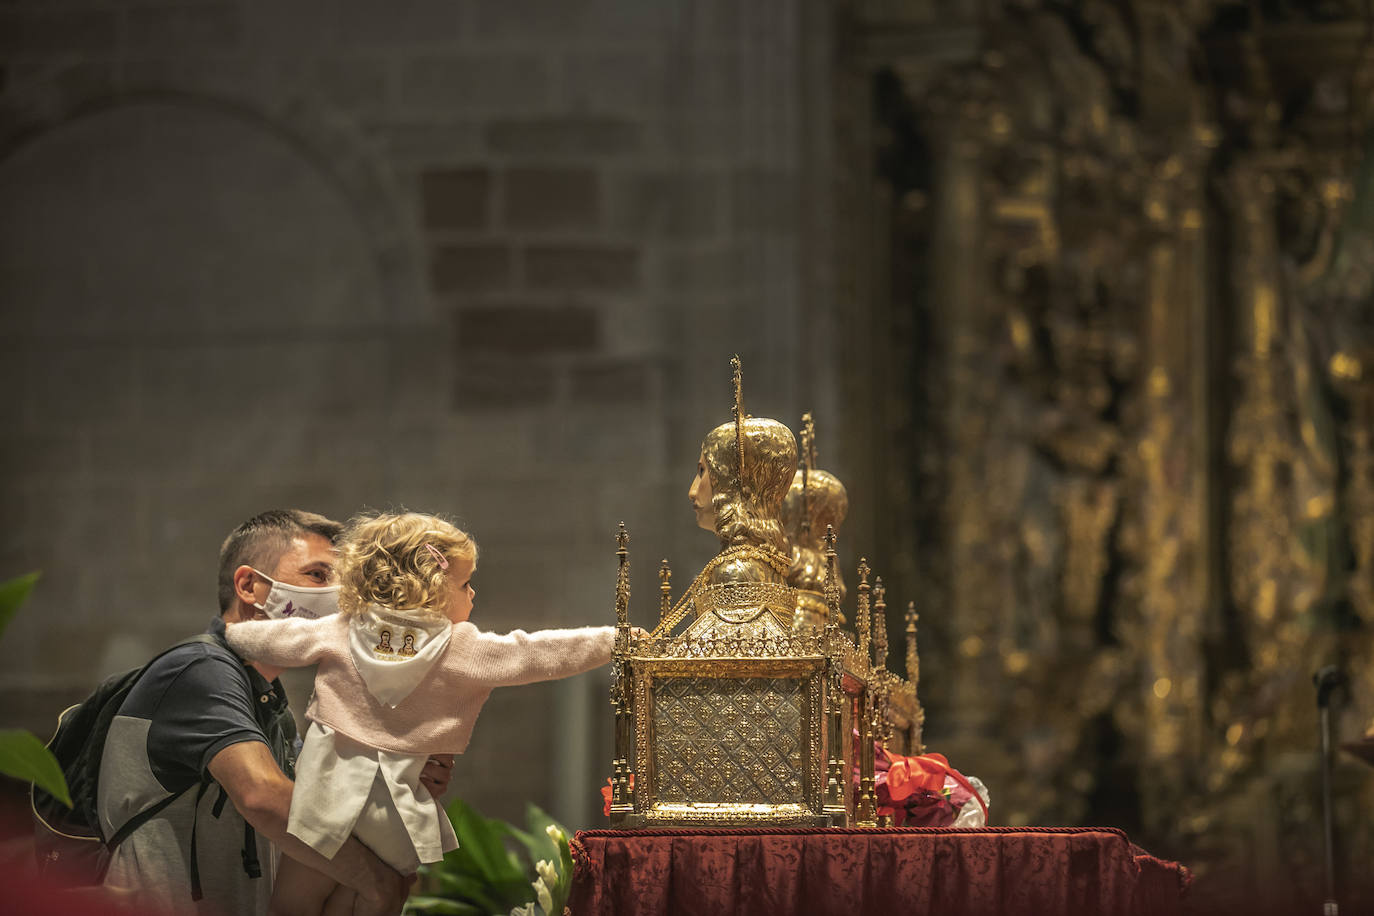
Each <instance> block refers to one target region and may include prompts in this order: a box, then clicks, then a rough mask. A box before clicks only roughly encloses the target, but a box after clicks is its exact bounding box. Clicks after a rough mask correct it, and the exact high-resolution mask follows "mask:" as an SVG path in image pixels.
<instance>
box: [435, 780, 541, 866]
mask: <svg viewBox="0 0 1374 916" xmlns="http://www.w3.org/2000/svg"><path fill="white" fill-rule="evenodd" d="M448 813H449V817H450V818H451V819H452V821H453V830H454V832H455V833H456V834H458V845H459V848H460V849H462V848H463V847H466V848H467V852H468V854H469V855H470V856H471V857H472V859H473V861H475V862H476V864H477V868H478V872H479V875H480V876H481V877H482V878H483V879H485V880H486V881H487V882H488V883H491V884H495V883H497V882H503V881H510V880H516V879H518V880H521V881H529V880H532V879H530V878H528V877H527V876H526V872H525V870H524V869H523V868H522V867H521V866H520V861H519V859H517V858H516V857H515V856H514V855H512V854H511V852H510V851H509V850H508V849H506V845H505V843H504V842H503V838H504V837H505V835H506V831H507V829H508V828H507V825H506V824H505V823H504V822H502V821H497V820H491V821H489V820H487V819H486V818H484V817H482V815H480V814H478V813H477V812H476V811H474V810H473V809H472V808H471V807H469V806H468V805H467V804H466V803H465V802H463V800H462V799H455V800H454V801H453V803H452V804H450V805H449V808H448Z"/></svg>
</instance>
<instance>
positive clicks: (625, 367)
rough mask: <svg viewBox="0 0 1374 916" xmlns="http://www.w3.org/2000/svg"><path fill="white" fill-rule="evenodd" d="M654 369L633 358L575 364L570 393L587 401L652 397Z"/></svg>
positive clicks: (570, 373)
mask: <svg viewBox="0 0 1374 916" xmlns="http://www.w3.org/2000/svg"><path fill="white" fill-rule="evenodd" d="M651 380H652V370H651V368H650V367H649V365H648V364H647V363H644V362H635V361H629V360H616V361H612V362H600V363H593V364H591V365H585V366H574V367H573V368H572V369H571V370H570V372H569V379H568V382H569V394H570V395H571V397H572V399H573V400H574V401H582V402H585V403H593V404H597V403H635V402H640V401H643V400H644V399H645V398H647V397H648V394H649V384H650V381H651Z"/></svg>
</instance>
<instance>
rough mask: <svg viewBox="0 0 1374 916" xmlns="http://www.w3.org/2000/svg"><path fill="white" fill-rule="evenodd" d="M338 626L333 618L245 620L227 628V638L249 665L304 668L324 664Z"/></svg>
mask: <svg viewBox="0 0 1374 916" xmlns="http://www.w3.org/2000/svg"><path fill="white" fill-rule="evenodd" d="M338 625H339V622H338V621H337V620H335V619H334V618H333V617H322V618H320V619H318V620H309V619H306V618H287V619H285V620H245V621H243V622H242V623H231V624H229V625H228V626H227V627H225V638H226V639H228V640H229V645H230V646H232V647H233V649H234V651H235V652H237V653H238V654H239V655H242V656H243V657H244V659H245V660H247V661H250V662H261V663H262V664H265V665H271V666H272V667H274V668H300V667H303V666H305V665H313V664H314V663H315V662H317V661H319V660H320V658H321V656H323V655H324V651H325V646H326V645H327V639H326V634H327V633H328V630H329V628H330V627H337V626H338Z"/></svg>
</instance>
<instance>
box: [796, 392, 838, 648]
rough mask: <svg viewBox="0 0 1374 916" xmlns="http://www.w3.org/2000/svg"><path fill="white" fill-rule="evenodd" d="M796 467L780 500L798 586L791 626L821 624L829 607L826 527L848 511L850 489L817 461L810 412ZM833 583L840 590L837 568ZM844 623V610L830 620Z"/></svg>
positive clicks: (804, 422)
mask: <svg viewBox="0 0 1374 916" xmlns="http://www.w3.org/2000/svg"><path fill="white" fill-rule="evenodd" d="M801 436H802V459H801V467H799V468H798V469H797V472H796V474H795V475H794V476H793V478H792V486H791V488H790V489H789V490H788V491H787V495H786V496H785V497H784V498H783V503H782V522H783V530H784V532H785V533H786V536H787V541H788V544H789V545H790V550H791V561H792V562H791V565H790V567H789V568H788V570H787V583H788V584H789V585H791V586H792V587H793V588H795V589H796V590H797V607H796V614H795V616H794V619H793V626H794V627H795V628H796V629H814V628H819V627H824V626H825V624H826V622H827V620H828V618H829V612H828V608H827V606H826V601H825V577H826V571H825V545H824V540H825V532H826V530H827V529H834V531H835V533H836V534H839V531H840V525H841V524H843V522H844V518H845V516H846V515H847V514H848V513H849V494H848V493H847V492H846V491H845V488H844V484H842V483H840V480H839V478H837V477H836V476H835V475H834V474H831V473H830V472H829V471H823V470H821V469H820V468H818V467H816V430H815V425H814V424H813V422H812V420H811V414H809V413H807V414H803V415H802V433H801ZM836 580H837V581H836V583H835V584H836V587H837V588H838V589H839V596H840V598H841V599H843V598H844V596H845V586H844V580H843V579H842V578H840V576H839V572H838V570H836ZM835 622H836V623H838V624H843V623H844V622H845V621H844V615H843V614H841V615H840V619H839V620H836V621H835Z"/></svg>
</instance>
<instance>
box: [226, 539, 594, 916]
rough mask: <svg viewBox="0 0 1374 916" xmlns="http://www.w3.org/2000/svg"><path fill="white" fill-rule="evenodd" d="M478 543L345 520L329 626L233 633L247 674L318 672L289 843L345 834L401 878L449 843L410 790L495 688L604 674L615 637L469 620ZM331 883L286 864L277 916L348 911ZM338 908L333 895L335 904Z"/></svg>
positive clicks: (233, 628)
mask: <svg viewBox="0 0 1374 916" xmlns="http://www.w3.org/2000/svg"><path fill="white" fill-rule="evenodd" d="M476 565H477V545H476V544H474V543H473V541H472V539H471V538H470V537H468V535H467V534H465V533H464V532H462V531H460V530H458V529H457V528H455V527H454V526H453V525H451V524H449V523H448V522H446V521H444V520H443V519H441V518H437V517H435V516H432V515H421V514H418V513H399V514H398V513H387V514H379V515H375V516H371V517H367V518H363V519H359V520H355V521H354V522H353V523H352V524H351V526H350V528H349V530H348V531H347V532H346V533H345V535H344V539H343V543H342V545H341V547H340V567H339V580H340V590H339V608H340V613H339V614H338V615H337V616H332V617H324V618H321V619H318V620H304V619H290V618H288V619H285V620H262V621H247V622H244V623H237V624H232V625H230V626H229V628H228V638H229V644H230V645H232V646H233V647H234V649H235V650H236V651H237V652H238V653H239V654H240V655H242V656H243V657H244V658H245V659H246V660H248V661H254V662H262V663H264V664H267V665H271V666H274V667H299V666H303V665H311V664H316V663H318V664H319V669H318V671H317V673H316V675H315V692H314V695H313V696H312V697H311V699H310V706H309V708H308V709H307V710H306V718H308V719H309V720H310V723H311V724H310V727H309V729H308V731H307V732H306V736H305V744H304V746H303V747H302V749H301V754H300V759H299V760H298V761H297V762H296V787H295V791H294V793H293V794H292V798H291V813H290V817H289V819H288V823H287V832H289V833H290V834H291V835H292V836H294V837H297V838H298V839H300V840H302V841H304V842H305V843H307V844H309V845H310V846H311V847H312V848H314V849H315V850H316V851H318V852H319V853H321V854H322V855H324V856H326V857H327V858H332V857H333V856H334V854H335V853H337V852H338V850H339V847H340V846H342V845H343V843H344V841H345V840H347V839H348V836H349V834H354V835H356V836H357V837H358V839H359V840H361V841H362V842H363V843H364V844H365V845H366V846H368V848H370V849H371V850H372V851H373V852H375V853H376V854H377V855H378V856H380V857H381V858H382V859H383V860H385V861H386V862H387V863H388V864H389V865H391V866H392V867H393V868H395V869H396V870H397V871H399V872H401V873H402V874H409V873H412V872H414V871H415V869H416V868H417V867H418V866H419V865H420V864H421V863H425V862H436V861H438V860H440V859H442V858H443V855H444V853H445V852H447V851H449V850H451V849H455V848H457V846H458V840H457V838H456V837H455V836H454V833H453V827H452V825H451V824H450V823H449V820H448V816H447V815H446V814H445V813H444V811H443V809H442V808H441V807H440V806H439V803H438V801H437V800H436V799H434V798H432V797H431V796H430V794H429V791H428V790H427V789H425V788H424V787H423V786H422V785H421V784H420V770H421V769H422V768H423V767H424V765H425V761H426V759H427V758H428V757H429V756H430V755H431V754H461V753H462V752H463V751H464V750H465V749H466V748H467V745H468V739H469V738H470V737H471V735H472V726H473V723H474V722H475V721H476V719H477V714H478V713H479V712H480V711H481V709H482V704H483V703H485V702H486V699H487V697H488V696H489V695H490V694H491V691H492V688H493V687H500V686H503V685H514V684H531V683H534V682H536V681H546V680H553V679H556V678H562V677H568V676H570V675H574V674H578V673H580V672H583V671H588V670H590V669H592V668H595V667H597V666H599V665H603V664H605V663H607V662H608V661H610V658H611V647H612V644H613V642H614V639H615V629H614V628H613V627H585V628H582V629H572V630H541V631H538V632H535V633H525V632H524V631H521V630H515V631H513V632H511V633H508V634H506V635H504V636H498V635H494V634H491V633H484V632H482V631H480V630H478V629H477V627H475V626H473V625H472V624H471V623H469V622H468V616H469V615H470V614H471V613H472V600H473V598H474V596H475V594H476V593H475V592H474V591H473V588H472V574H473V571H474V569H475V568H476ZM336 890H339V885H337V884H336V883H335V882H334V881H333V880H332V879H330V878H328V877H326V876H324V875H322V874H320V873H319V872H316V871H314V870H313V869H310V868H308V867H307V866H305V865H302V864H300V863H298V862H296V861H295V860H293V859H291V858H289V857H287V856H283V857H282V861H281V867H280V869H279V871H278V876H277V884H276V887H275V888H274V890H273V895H272V910H273V912H278V913H290V914H300V913H312V914H313V913H320V912H322V911H323V910H324V908H325V903H326V901H328V902H329V912H330V913H333V912H336V911H337V912H350V911H351V909H352V906H353V905H354V903H356V905H357V906H359V907H361V906H362V905H363V902H362V899H361V898H357V899H356V901H351V900H349V899H348V898H349V894H350V892H349V891H348V890H347V889H346V888H345V889H343V890H341V891H340V892H339V893H337V894H336V893H335V891H336ZM331 895H333V896H331Z"/></svg>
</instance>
